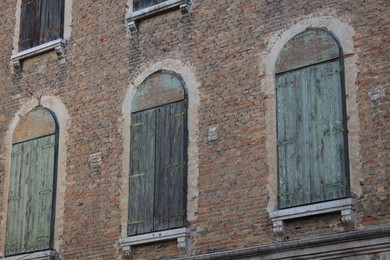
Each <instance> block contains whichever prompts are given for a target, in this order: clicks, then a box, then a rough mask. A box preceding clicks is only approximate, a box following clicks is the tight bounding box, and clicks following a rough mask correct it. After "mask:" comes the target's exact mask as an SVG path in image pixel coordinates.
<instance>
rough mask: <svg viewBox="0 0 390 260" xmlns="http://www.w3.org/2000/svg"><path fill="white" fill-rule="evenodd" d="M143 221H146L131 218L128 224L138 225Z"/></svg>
mask: <svg viewBox="0 0 390 260" xmlns="http://www.w3.org/2000/svg"><path fill="white" fill-rule="evenodd" d="M141 223H144V222H143V221H140V220H129V221H128V222H127V224H129V225H136V224H141Z"/></svg>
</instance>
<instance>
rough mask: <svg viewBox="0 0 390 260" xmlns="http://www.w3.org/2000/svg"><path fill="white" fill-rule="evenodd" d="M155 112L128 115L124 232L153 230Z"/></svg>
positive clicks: (139, 232) (135, 232)
mask: <svg viewBox="0 0 390 260" xmlns="http://www.w3.org/2000/svg"><path fill="white" fill-rule="evenodd" d="M155 124H156V120H155V111H154V110H153V109H151V110H146V111H142V112H138V113H134V114H132V116H131V152H130V180H129V218H128V219H129V220H128V235H136V234H142V233H147V232H151V231H153V205H154V178H155V177H154V175H155V139H156V138H155V134H156V129H155Z"/></svg>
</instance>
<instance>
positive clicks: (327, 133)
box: [324, 129, 348, 135]
mask: <svg viewBox="0 0 390 260" xmlns="http://www.w3.org/2000/svg"><path fill="white" fill-rule="evenodd" d="M345 132H348V131H346V130H344V129H339V130H333V131H329V132H325V133H324V135H332V134H337V133H345Z"/></svg>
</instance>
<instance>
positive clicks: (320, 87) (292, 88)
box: [276, 29, 349, 208]
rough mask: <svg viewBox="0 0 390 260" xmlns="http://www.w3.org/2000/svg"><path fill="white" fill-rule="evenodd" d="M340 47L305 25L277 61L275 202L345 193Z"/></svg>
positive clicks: (329, 197)
mask: <svg viewBox="0 0 390 260" xmlns="http://www.w3.org/2000/svg"><path fill="white" fill-rule="evenodd" d="M341 56H342V55H341V50H340V48H339V45H338V43H337V41H336V40H335V38H334V37H333V36H332V35H331V34H329V33H328V32H326V31H324V30H320V29H308V30H306V31H304V32H302V33H300V34H298V35H296V36H294V37H293V39H291V40H290V41H288V42H287V43H286V45H285V46H284V47H283V48H282V50H281V51H280V53H279V57H278V60H277V62H276V110H277V111H276V112H277V153H278V198H279V199H278V203H279V204H278V207H279V208H287V207H293V206H298V205H304V204H309V203H316V202H321V201H327V200H333V199H338V198H343V197H346V196H349V180H348V169H347V166H348V162H347V158H348V154H347V153H348V149H347V127H346V125H347V124H346V120H345V104H344V102H345V101H344V99H345V97H344V89H343V85H342V77H341V75H342V65H341V64H342V61H341Z"/></svg>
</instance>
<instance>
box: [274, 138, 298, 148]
mask: <svg viewBox="0 0 390 260" xmlns="http://www.w3.org/2000/svg"><path fill="white" fill-rule="evenodd" d="M296 141H297V139H296V138H295V139H292V140H286V141H283V142H279V143H278V146H280V145H287V144H292V143H295V142H296Z"/></svg>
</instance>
